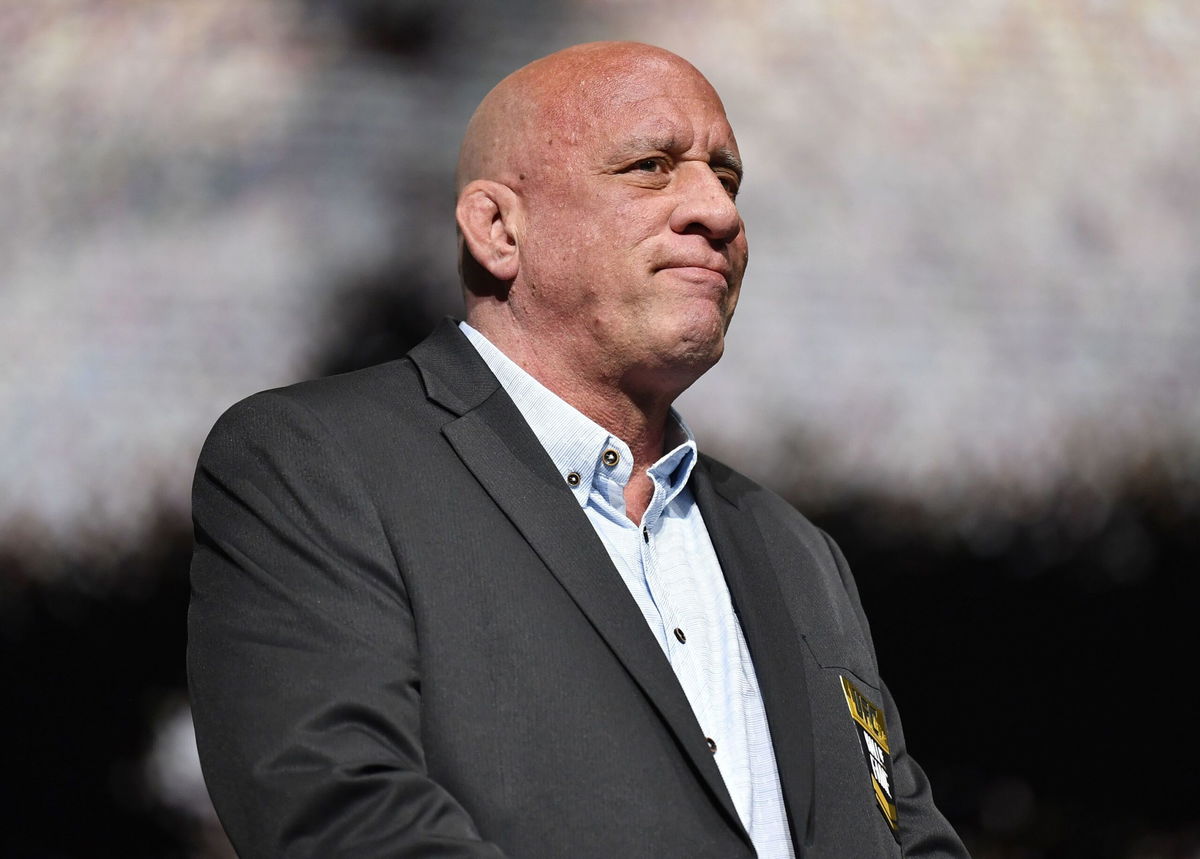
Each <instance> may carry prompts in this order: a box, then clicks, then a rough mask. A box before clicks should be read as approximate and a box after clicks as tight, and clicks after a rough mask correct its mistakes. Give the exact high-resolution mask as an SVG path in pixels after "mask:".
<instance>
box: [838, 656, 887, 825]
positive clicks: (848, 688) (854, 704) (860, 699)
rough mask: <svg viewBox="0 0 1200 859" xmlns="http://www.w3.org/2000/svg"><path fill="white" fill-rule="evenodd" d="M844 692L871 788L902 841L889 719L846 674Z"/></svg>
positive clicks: (843, 683)
mask: <svg viewBox="0 0 1200 859" xmlns="http://www.w3.org/2000/svg"><path fill="white" fill-rule="evenodd" d="M842 691H843V692H845V693H846V706H848V707H849V708H850V718H852V719H853V720H854V726H855V727H856V728H858V739H859V742H860V743H861V744H862V750H863V758H865V759H866V762H867V774H868V775H869V776H870V778H871V787H872V789H873V790H874V791H875V802H876V804H877V805H878V806H879V811H880V812H881V813H882V814H883V819H884V820H886V821H887V825H888V828H889V829H891V831H892V837H893V838H895V839H896V842H897V843H899V842H900V832H899V829H898V828H897V819H896V797H895V794H893V793H892V753H891V749H890V748H889V747H888V736H887V722H885V721H884V717H883V710H882V708H880V707H879V706H877V705H876V704H874V703H873V702H872V701H871V699H870V698H868V697H867V696H866V695H864V694H863V693H862V692H861V691H859V688H858V687H857V686H855V685H854V684H853V683H851V682H850V681H849V680H848V679H846V677H844V676H843V677H842Z"/></svg>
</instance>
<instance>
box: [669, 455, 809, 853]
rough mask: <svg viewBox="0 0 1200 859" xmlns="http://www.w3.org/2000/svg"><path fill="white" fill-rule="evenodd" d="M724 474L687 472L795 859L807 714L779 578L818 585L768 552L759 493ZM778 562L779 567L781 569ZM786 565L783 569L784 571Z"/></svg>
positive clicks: (706, 469)
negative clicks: (738, 640)
mask: <svg viewBox="0 0 1200 859" xmlns="http://www.w3.org/2000/svg"><path fill="white" fill-rule="evenodd" d="M763 491H764V490H763V489H762V488H761V487H758V486H757V485H755V484H754V483H752V482H751V481H749V480H747V479H746V478H745V477H742V476H741V475H740V474H738V473H737V472H734V471H732V470H731V469H729V468H728V467H727V466H725V465H722V464H721V463H719V462H717V461H715V460H713V459H711V458H709V457H706V456H703V455H702V456H701V457H700V465H699V466H698V467H697V468H696V469H695V470H694V471H693V472H692V493H693V494H694V495H695V498H696V504H697V505H698V506H699V507H700V514H701V516H702V517H703V518H704V524H705V526H706V527H707V528H708V535H709V538H710V539H711V540H712V544H713V548H714V549H715V550H716V552H717V558H718V560H719V561H720V562H721V571H722V572H723V573H724V574H725V582H726V584H727V585H728V586H729V595H730V598H731V599H732V600H733V608H734V611H735V612H736V613H737V615H738V619H739V621H740V622H741V625H742V634H743V635H744V636H745V637H746V645H747V646H748V647H749V648H750V656H751V658H752V659H753V660H754V673H755V676H756V677H757V678H758V686H759V691H760V692H761V694H762V697H763V706H764V707H765V709H766V711H767V724H768V725H769V726H770V729H771V745H772V747H773V749H774V751H775V764H776V767H777V768H778V770H779V780H780V783H781V785H782V787H783V799H784V804H785V805H786V806H787V811H788V822H789V823H790V825H791V829H792V841H793V844H794V845H795V848H796V855H797V856H800V855H801V854H802V852H803V851H802V845H805V844H811V843H812V838H813V826H812V824H813V813H814V808H815V796H814V786H815V767H814V761H813V729H812V711H811V709H810V705H809V695H808V683H807V679H806V676H805V669H804V663H803V659H802V657H801V655H800V641H801V631H800V630H799V629H798V628H797V627H796V624H795V622H794V621H793V619H792V617H791V615H790V614H789V613H788V610H787V608H786V602H785V600H784V596H783V591H782V589H781V587H780V576H782V575H790V576H792V577H793V578H799V579H801V580H808V581H816V580H817V577H816V576H815V575H812V574H809V573H808V571H807V570H805V569H804V567H805V566H806V565H807V564H810V563H814V561H813V559H812V558H811V557H809V556H808V555H807V553H805V552H803V551H791V550H785V551H786V553H787V555H788V557H787V558H786V559H780V558H779V553H780V551H781V550H784V547H783V546H777V547H775V551H774V552H772V551H770V550H769V549H768V545H767V542H766V540H765V539H764V533H771V532H772V531H771V528H770V527H769V525H768V526H766V527H764V525H763V524H762V523H760V522H759V521H758V519H757V510H756V509H755V505H754V504H753V503H752V501H751V496H752V495H753V493H755V492H763ZM780 561H782V563H780ZM785 565H786V566H787V568H785Z"/></svg>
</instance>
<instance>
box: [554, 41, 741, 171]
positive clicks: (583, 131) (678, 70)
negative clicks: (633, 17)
mask: <svg viewBox="0 0 1200 859" xmlns="http://www.w3.org/2000/svg"><path fill="white" fill-rule="evenodd" d="M557 107H558V111H556V113H558V116H557V117H555V119H556V120H557V122H558V123H559V124H560V125H559V127H560V128H564V129H566V128H569V129H571V136H572V137H575V138H576V139H575V141H574V142H576V143H579V144H583V145H585V146H603V147H607V146H609V145H613V144H616V145H621V146H625V145H630V144H637V143H645V144H648V145H650V146H649V148H653V149H662V150H665V151H674V150H680V151H685V150H691V149H701V150H715V149H724V150H734V151H736V149H737V144H736V141H735V140H734V136H733V129H732V128H731V127H730V125H729V121H728V119H727V118H726V116H725V108H724V106H723V105H722V104H721V99H720V97H719V96H718V95H717V93H716V90H714V89H713V88H712V86H711V85H710V84H709V83H708V81H707V80H705V79H704V78H703V77H702V76H701V75H700V73H699V72H697V71H696V70H695V69H693V68H692V67H691V66H685V65H680V64H676V63H672V62H666V61H649V62H645V63H640V64H638V65H637V66H635V67H633V68H625V69H620V70H616V71H609V72H607V73H604V74H598V75H596V76H594V77H590V78H586V77H585V78H576V80H574V81H572V82H571V85H570V86H569V87H568V88H567V89H566V90H565V91H563V92H562V98H561V100H560V101H559V104H558V105H557Z"/></svg>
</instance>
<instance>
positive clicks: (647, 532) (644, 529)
mask: <svg viewBox="0 0 1200 859" xmlns="http://www.w3.org/2000/svg"><path fill="white" fill-rule="evenodd" d="M642 539H643V540H645V541H646V542H647V543H649V542H650V529H649V528H647V527H646V526H645V525H643V526H642Z"/></svg>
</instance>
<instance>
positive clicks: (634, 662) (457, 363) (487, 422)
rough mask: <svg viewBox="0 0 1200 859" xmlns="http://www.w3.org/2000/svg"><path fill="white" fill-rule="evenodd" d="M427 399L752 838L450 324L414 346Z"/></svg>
mask: <svg viewBox="0 0 1200 859" xmlns="http://www.w3.org/2000/svg"><path fill="white" fill-rule="evenodd" d="M409 357H410V358H411V359H412V360H413V362H414V363H415V364H416V365H417V367H418V369H419V370H420V372H421V374H422V377H423V379H424V380H425V386H426V391H427V392H428V394H429V397H430V399H432V400H434V401H436V402H438V403H440V404H441V405H442V406H444V407H445V408H447V409H449V410H450V411H451V412H453V413H455V414H457V415H458V417H457V418H455V419H453V420H451V421H449V422H448V423H447V424H446V425H445V426H444V427H443V429H442V433H443V435H445V437H446V439H447V440H448V441H449V442H450V444H451V446H452V447H453V448H454V450H455V452H456V453H457V454H458V456H459V457H460V458H461V459H462V461H463V464H464V465H466V467H467V468H469V469H470V470H471V472H472V473H473V474H474V475H475V477H476V479H478V480H479V482H480V484H482V486H483V488H484V489H485V490H486V491H487V493H488V494H489V495H490V496H491V498H492V500H493V501H495V503H496V504H497V505H498V506H499V507H500V508H501V509H502V510H504V512H505V514H506V515H507V516H508V518H509V519H510V520H511V521H512V523H513V525H514V526H515V527H516V528H517V530H519V531H520V532H521V534H522V535H523V536H524V537H525V539H526V540H527V541H528V542H529V544H530V546H532V547H533V549H534V551H535V552H537V554H538V556H539V557H540V558H541V559H542V561H543V562H544V563H545V564H546V566H547V567H548V568H549V570H550V572H551V573H552V574H553V575H554V576H555V577H556V578H557V579H558V581H559V583H560V584H561V585H562V586H563V588H564V589H566V591H567V593H569V594H570V595H571V598H572V599H573V600H574V601H575V603H576V605H578V606H579V609H580V611H582V612H583V613H584V615H586V616H587V618H588V620H589V621H590V622H591V623H592V625H593V626H594V627H595V629H596V631H597V632H598V633H599V634H600V635H601V636H602V637H603V638H604V640H605V641H606V642H607V644H608V646H609V647H610V648H611V650H612V651H613V653H614V654H615V656H616V657H617V659H619V660H620V661H621V663H622V664H623V665H624V666H625V668H626V670H627V671H628V672H629V673H630V675H631V676H632V677H633V679H634V681H635V682H636V683H637V684H638V686H639V687H640V688H641V689H642V691H643V692H644V693H645V695H646V696H647V697H648V698H649V699H650V701H651V702H652V703H653V704H654V706H655V708H656V709H657V710H658V712H659V713H660V714H661V716H662V718H663V720H664V721H665V722H666V723H667V725H668V726H669V727H670V729H671V730H672V731H673V732H674V734H675V736H676V738H677V740H678V741H679V745H680V747H681V748H682V749H683V750H684V753H685V754H686V755H687V756H688V758H689V759H690V760H691V763H692V765H693V766H694V767H695V768H696V770H697V771H698V772H699V774H700V776H701V777H702V779H703V780H704V781H705V783H706V784H707V785H708V787H709V789H710V790H711V791H712V793H713V795H714V797H715V798H716V800H717V802H718V804H719V805H720V807H721V808H722V809H723V811H724V813H725V815H726V817H727V818H728V819H729V821H730V823H731V825H733V826H734V828H736V829H737V830H738V831H739V832H741V834H742V836H743V838H745V839H746V841H747V843H749V836H748V835H747V834H746V832H745V829H744V827H743V826H742V823H741V819H740V818H739V816H738V814H737V810H736V808H735V807H734V805H733V800H732V799H731V798H730V796H729V791H728V790H727V789H726V787H725V782H724V780H723V779H722V777H721V773H720V770H719V769H718V768H717V765H716V762H715V761H714V760H713V757H712V754H711V753H710V752H709V751H708V747H707V745H706V744H705V742H704V734H703V732H702V731H701V729H700V725H699V722H697V720H696V717H695V714H694V713H693V712H692V708H691V705H690V704H689V703H688V700H687V697H686V696H685V695H684V693H683V689H682V687H680V685H679V682H678V680H677V679H676V677H675V674H674V672H673V671H672V670H671V666H670V663H669V662H668V661H667V659H666V657H665V656H664V655H663V652H662V649H661V648H660V647H659V645H658V642H657V641H656V640H655V638H654V635H653V634H652V633H651V632H650V629H649V627H648V626H647V625H646V620H645V618H644V617H642V614H641V611H640V610H639V609H638V607H637V604H636V603H635V602H634V600H633V597H632V596H631V595H630V593H629V591H628V589H627V588H626V587H625V584H624V582H622V581H621V577H620V575H619V574H618V573H617V571H616V570H615V569H614V568H613V566H612V562H611V560H610V559H609V557H608V553H607V551H606V550H605V548H604V545H603V543H601V541H600V538H599V537H597V536H596V532H595V531H594V530H593V529H592V525H591V523H590V522H588V519H587V516H586V515H585V514H584V512H583V511H582V510H581V509H580V507H579V504H578V502H576V500H575V498H574V496H573V495H572V494H571V492H570V490H569V489H567V487H566V485H565V483H564V482H563V480H562V478H561V476H560V475H559V474H558V472H557V471H556V469H555V468H554V464H553V462H552V461H551V460H550V457H549V455H548V454H547V453H546V452H545V450H544V449H543V448H542V446H541V444H540V443H539V442H538V440H537V437H536V436H535V435H534V434H533V431H532V430H531V429H529V426H528V425H527V424H526V423H525V421H524V419H523V418H522V417H521V414H520V412H519V411H518V410H517V407H516V406H515V405H514V404H513V402H512V400H511V399H510V398H509V397H508V395H507V394H506V393H505V392H504V390H503V389H502V388H501V387H500V384H499V383H498V382H497V381H496V378H495V377H494V376H493V375H492V373H491V371H490V370H489V369H488V367H487V365H486V364H485V363H484V362H483V359H481V358H480V357H479V354H478V353H477V352H476V351H475V349H474V347H472V346H471V344H470V342H469V341H467V339H466V338H465V337H464V336H463V335H462V333H461V332H460V331H459V330H458V329H457V327H456V326H454V325H453V324H452V323H443V325H442V326H441V327H440V328H439V329H438V330H437V331H435V332H434V334H433V335H431V337H430V338H429V339H428V340H426V341H424V342H423V343H422V344H420V345H419V346H418V347H417V348H416V349H414V350H413V351H412V352H411V353H410V354H409Z"/></svg>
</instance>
